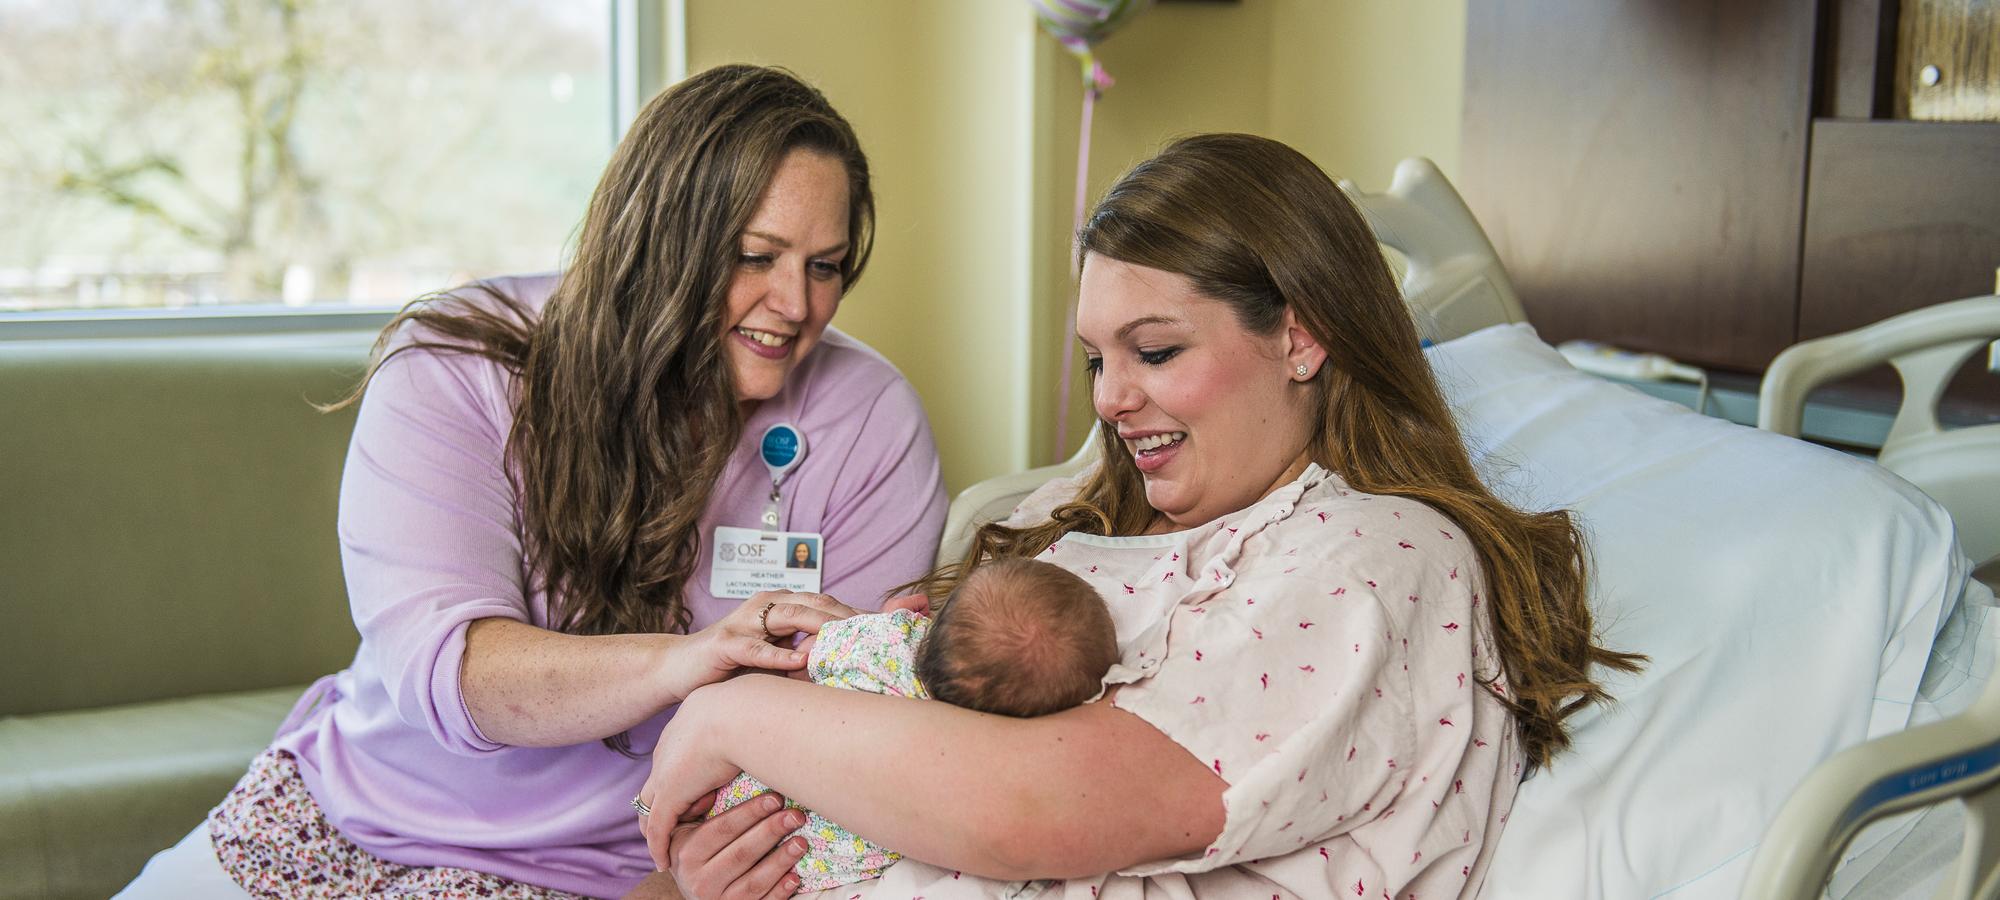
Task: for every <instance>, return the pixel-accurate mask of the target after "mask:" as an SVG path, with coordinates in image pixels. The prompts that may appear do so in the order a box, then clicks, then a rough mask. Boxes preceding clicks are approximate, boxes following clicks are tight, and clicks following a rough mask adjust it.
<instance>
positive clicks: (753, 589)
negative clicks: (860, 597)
mask: <svg viewBox="0 0 2000 900" xmlns="http://www.w3.org/2000/svg"><path fill="white" fill-rule="evenodd" d="M757 455H758V458H760V459H762V460H763V461H764V467H765V468H766V469H769V470H770V472H771V500H770V502H769V503H768V504H766V505H765V507H764V521H763V523H762V524H763V528H761V529H757V528H732V527H729V526H726V525H724V526H718V527H717V528H716V529H715V557H714V559H712V560H710V572H711V574H710V578H709V593H710V594H713V595H714V596H716V597H737V598H740V597H749V596H751V595H752V594H754V593H757V592H758V591H775V590H789V591H811V592H815V593H816V592H818V591H819V589H820V574H821V572H822V571H823V570H824V569H825V566H826V559H825V547H824V545H823V544H822V543H821V540H820V535H819V534H817V533H814V532H803V531H784V530H782V529H781V528H780V526H781V525H782V524H783V519H782V509H781V503H782V501H783V499H784V493H783V488H784V484H785V477H786V476H787V475H790V474H791V472H792V470H793V469H796V468H798V466H799V463H800V461H802V460H804V459H805V458H806V436H805V433H804V432H801V431H800V430H799V429H798V426H795V425H792V424H790V423H783V422H781V423H779V424H777V425H773V426H771V427H769V428H766V429H764V435H763V437H761V438H759V439H758V441H757Z"/></svg>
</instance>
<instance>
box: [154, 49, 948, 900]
mask: <svg viewBox="0 0 2000 900" xmlns="http://www.w3.org/2000/svg"><path fill="white" fill-rule="evenodd" d="M873 222H874V206H873V201H872V196H871V193H870V187H869V175H868V165H867V160H866V158H865V157H864V156H863V155H862V152H861V149H860V146H859V143H858V142H857V141H856V139H855V136H854V133H853V131H852V129H851V128H850V127H849V125H848V123H847V122H846V121H845V120H844V119H842V118H841V117H840V115H839V114H838V113H837V112H835V111H834V110H833V108H832V107H831V106H830V105H828V104H827V102H826V99H825V97H823V96H821V95H820V93H819V92H818V91H816V90H814V89H813V88H811V87H809V86H807V85H805V84H803V83H801V82H800V81H799V80H798V79H797V78H795V77H793V76H791V75H790V74H788V73H785V72H781V71H777V70H771V69H763V68H757V67H749V66H732V67H724V68H720V69H715V70H711V71H709V72H705V73H702V74H700V75H697V76H695V77H693V78H690V79H688V80H687V81H685V82H682V83H681V84H679V85H677V86H676V87H674V88H673V89H672V90H670V91H668V92H666V93H665V94H663V95H661V96H660V97H659V98H658V99H656V100H654V101H653V102H652V103H651V104H650V105H649V106H648V107H647V108H646V109H645V111H644V112H642V113H641V114H640V117H639V119H638V121H637V122H635V123H634V125H633V127H632V130H631V132H630V133H629V134H628V135H627V137H626V138H625V140H624V141H623V142H622V143H621V144H620V146H619V148H618V150H617V152H616V153H615V154H614V156H613V159H612V161H611V163H610V165H609V167H608V169H607V171H606V173H605V175H604V179H603V181H602V182H601V183H600V184H599V186H598V189H597V192H596V194H595V195H594V197H593V198H592V200H591V204H590V208H589V212H588V213H587V215H586V218H585V220H584V223H583V226H582V229H581V232H580V235H579V238H578V243H577V248H576V254H575V259H574V261H573V263H572V264H571V265H570V266H569V268H568V269H567V270H566V271H564V272H563V273H562V274H561V275H560V276H559V277H558V276H551V277H545V278H528V279H502V280H498V281H494V282H487V283H483V284H481V285H477V286H475V288H473V289H470V290H464V291H460V292H457V293H455V294H451V295H445V296H441V297H438V298H433V299H432V300H431V301H430V302H427V303H422V304H418V305H415V306H413V307H412V308H411V309H410V310H408V311H405V312H404V313H403V315H401V316H399V317H398V318H397V320H396V321H395V322H394V323H392V324H391V326H390V327H389V328H388V329H387V330H386V331H385V332H384V334H383V337H382V340H381V341H380V343H379V344H378V347H377V356H376V361H375V363H374V366H373V368H372V369H371V371H370V372H369V375H368V378H367V379H366V381H365V382H364V386H365V389H366V395H365V397H364V398H362V399H361V400H360V403H361V409H360V415H359V418H358V420H357V422H356V425H355V431H354V437H353V443H352V445H351V447H350V449H349V453H348V460H347V467H346V472H345V474H344V476H343V479H342V484H341V498H340V517H339V533H340V541H341V550H342V557H343V563H344V566H345V571H346V575H347V581H348V594H349V598H350V601H351V603H352V605H353V610H354V620H355V624H356V626H357V627H358V628H359V630H360V632H361V639H362V640H361V648H360V651H359V652H358V654H357V655H356V657H355V660H354V663H353V665H352V666H350V667H349V668H348V669H346V670H345V671H342V672H340V673H338V674H336V675H333V676H329V677H328V678H326V679H323V680H321V681H320V682H319V683H318V684H316V685H314V686H313V688H312V689H311V690H310V691H308V692H307V694H306V696H305V697H304V698H302V699H301V701H300V703H299V706H298V708H297V709H296V710H295V711H294V712H293V713H292V715H291V716H290V717H289V718H288V720H287V721H286V722H285V724H284V725H283V726H282V727H281V728H280V730H279V733H278V735H277V738H276V740H275V741H274V742H273V743H272V745H271V747H270V749H269V750H267V751H266V752H265V753H264V754H263V755H261V756H260V757H258V758H257V760H255V761H254V762H253V763H252V765H251V768H250V771H249V772H248V774H246V775H245V776H244V779H243V780H242V782H241V783H239V784H238V786H237V787H236V789H235V790H234V791H232V792H231V793H230V795H229V796H228V797H227V798H225V799H224V800H223V802H222V803H221V805H219V806H218V807H217V808H216V810H215V811H214V812H213V813H212V814H211V815H210V817H209V820H208V821H207V822H206V823H204V824H203V825H202V826H200V827H198V828H196V829H195V830H194V831H193V832H192V833H190V834H189V835H188V836H187V838H186V839H185V840H183V841H182V842H181V843H180V844H179V845H177V846H175V847H174V848H172V849H170V850H167V851H165V852H163V853H161V854H160V855H159V856H157V857H155V858H154V860H153V862H152V863H150V864H149V865H148V867H147V869H146V871H145V872H144V873H143V874H142V875H141V876H140V877H139V879H138V880H137V881H135V882H134V883H133V884H132V885H131V886H130V887H128V888H127V890H126V891H125V893H124V894H123V895H121V896H124V897H133V898H149V897H176V896H200V897H219V896H243V895H245V894H247V895H251V896H260V897H290V896H356V895H396V896H439V897H442V896H521V897H550V896H566V895H571V894H581V895H594V896H605V895H616V894H620V893H623V892H624V891H626V890H628V889H629V888H630V887H631V886H632V885H634V884H635V883H637V882H638V881H639V880H640V879H641V878H642V877H643V876H645V875H647V874H648V873H651V872H652V871H653V865H652V863H651V860H650V859H649V858H648V855H647V850H646V844H645V841H644V839H643V838H642V836H641V834H640V832H639V830H638V828H637V827H635V821H634V817H633V809H632V807H631V806H630V805H628V804H629V803H630V801H631V798H632V797H633V796H634V795H635V794H636V793H637V792H638V789H639V787H640V785H641V784H642V783H643V782H644V781H645V779H646V777H647V768H648V764H647V753H648V751H650V750H651V748H652V746H653V744H654V742H655V741H656V740H657V738H658V735H659V733H660V731H661V728H662V727H663V725H664V724H665V723H666V721H667V720H668V718H669V717H670V716H672V714H673V711H674V709H675V707H676V705H677V704H678V703H679V702H680V701H681V700H682V699H683V698H685V697H686V696H687V695H688V694H690V693H691V692H693V691H694V690H695V689H696V688H697V687H700V686H701V685H704V684H709V683H713V682H716V681H719V680H722V679H725V678H728V677H729V676H731V675H733V674H735V673H737V672H740V671H744V670H751V669H759V670H797V669H800V668H801V667H802V666H803V664H804V654H802V653H801V652H799V651H798V650H795V649H794V648H793V647H792V642H791V640H790V639H791V638H792V637H793V636H794V635H799V634H807V635H809V634H812V633H814V632H816V631H817V630H818V628H819V626H820V624H821V623H823V622H826V621H828V620H830V619H833V618H839V617H843V616H846V615H851V614H853V612H854V610H853V609H851V608H849V607H847V606H844V605H842V604H840V603H838V602H836V601H834V600H833V599H832V598H831V597H830V596H828V595H835V596H839V597H841V598H844V599H847V600H849V601H851V602H856V601H858V602H871V601H875V598H879V597H881V596H883V595H884V594H885V593H886V592H887V590H888V589H889V588H890V587H892V586H894V585H897V584H902V583H906V582H909V581H912V580H914V579H915V578H917V577H918V576H920V575H922V574H923V572H924V571H925V569H926V568H927V567H928V565H929V563H930V561H931V555H932V553H933V552H934V550H935V547H936V545H937V537H938V534H939V532H940V530H941V528H942V524H943V516H944V496H943V490H942V484H941V480H940V477H939V469H938V463H937V454H936V450H935V448H934V446H933V445H932V441H931V436H930V432H929V426H928V424H927V422H926V421H925V418H924V414H923V411H922V408H921V406H920V405H919V403H918V400H917V397H916V394H915V392H914V391H913V390H912V389H911V388H910V386H909V384H908V383H907V382H906V381H904V380H903V378H902V376H901V375H900V374H898V373H897V372H896V370H895V369H894V368H893V367H891V366H890V365H889V364H888V363H887V362H886V361H884V360H883V359H882V357H880V356H879V355H877V354H876V353H875V352H874V351H872V350H870V349H869V348H867V347H866V346H864V345H862V344H861V343H860V342H859V341H856V340H854V339H852V338H849V337H847V336H845V335H843V334H841V333H840V332H838V331H834V330H831V329H829V328H828V321H829V320H830V319H831V318H832V317H833V314H834V311H835V309H836V308H837V307H838V306H839V303H840V299H841V297H842V296H843V295H844V294H845V293H846V291H847V290H848V289H849V288H851V287H852V286H853V285H854V283H855V281H856V279H858V278H859V277H860V274H861V271H862V268H863V266H864V264H865V263H866V261H867V258H868V252H869V247H870V241H871V237H872V232H873ZM781 422H782V423H789V424H791V425H793V426H795V427H797V428H798V429H799V430H800V431H802V432H804V433H805V434H806V435H808V436H809V448H808V450H809V452H808V454H807V455H806V456H805V458H804V460H803V461H802V462H801V463H799V465H798V466H797V468H796V469H795V470H793V471H791V472H790V473H789V475H788V476H787V477H786V479H785V480H784V482H783V485H782V490H780V491H778V495H779V497H778V499H777V500H776V501H773V499H772V494H773V484H772V477H771V475H770V473H769V472H768V471H767V470H766V467H765V465H764V464H763V463H762V462H761V461H760V460H759V459H758V448H757V443H758V442H757V440H756V437H757V436H759V435H761V434H762V433H763V432H764V430H765V429H766V428H767V427H768V426H770V425H773V424H776V423H781ZM746 438H747V439H746ZM767 507H775V512H776V514H777V515H778V517H779V518H780V519H781V520H782V525H781V527H782V528H783V529H784V530H786V531H788V532H811V533H818V534H820V535H821V536H822V538H823V541H824V543H823V544H822V545H821V546H823V547H824V556H823V571H824V573H825V581H824V583H823V584H822V586H821V587H822V590H823V591H825V593H824V594H821V593H798V594H789V593H758V594H755V595H753V596H750V597H749V598H748V599H747V600H746V599H741V595H740V594H738V593H735V592H731V591H724V592H723V593H726V594H735V596H733V597H722V596H715V595H713V594H711V580H710V576H711V574H712V563H713V562H714V560H715V558H716V554H715V553H714V552H713V548H714V546H715V542H714V541H713V538H714V536H715V535H716V529H717V528H718V527H731V526H745V527H751V528H757V527H759V526H760V525H763V526H764V527H765V528H766V529H767V530H768V528H769V526H768V525H765V524H764V516H765V514H766V512H767ZM792 815H794V814H793V813H789V812H784V813H775V814H773V813H770V812H767V811H765V810H763V809H762V808H761V807H758V806H756V805H754V804H752V805H746V806H744V807H741V808H740V811H739V812H735V813H733V814H732V815H731V816H727V817H724V818H722V819H718V820H717V822H716V824H715V825H714V826H712V827H713V828H714V829H716V830H717V831H718V832H722V831H728V832H731V833H742V832H747V831H753V830H758V831H760V832H764V831H768V832H771V833H773V834H778V833H782V832H783V831H784V830H789V828H790V817H791V816H792ZM772 843H775V841H773V842H772ZM788 850H789V847H787V846H780V847H778V848H777V849H775V850H772V851H770V853H769V858H768V859H767V860H764V861H762V862H761V863H760V864H762V865H765V866H767V867H772V866H775V867H779V868H780V869H782V868H789V866H790V864H791V861H792V860H793V859H794V858H795V857H794V856H790V855H787V853H788ZM680 865H681V867H682V869H683V873H682V874H684V875H686V876H687V877H691V878H702V879H703V880H708V881H713V880H720V881H723V882H727V881H731V880H734V879H735V878H736V877H738V876H739V875H741V874H742V872H741V868H740V867H741V866H742V863H741V862H738V863H737V865H738V867H739V868H737V869H735V870H731V871H720V872H709V873H708V874H704V870H710V869H717V868H727V867H728V866H729V862H728V861H727V860H724V861H721V862H718V861H716V860H713V859H690V858H684V859H682V860H681V863H680Z"/></svg>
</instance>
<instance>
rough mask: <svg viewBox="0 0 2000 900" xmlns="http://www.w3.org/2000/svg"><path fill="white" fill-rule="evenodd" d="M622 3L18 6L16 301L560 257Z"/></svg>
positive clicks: (321, 0)
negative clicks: (618, 6)
mask: <svg viewBox="0 0 2000 900" xmlns="http://www.w3.org/2000/svg"><path fill="white" fill-rule="evenodd" d="M613 18H614V17H613V15H612V10H611V0H596V2H584V0H546V2H536V0H0V122H5V123H7V125H6V127H5V128H4V130H0V321H5V315H4V314H5V313H6V312H16V311H25V310H57V309H91V308H97V309H105V308H123V309H133V308H188V307H220V306H228V305H238V304H266V305H268V304H283V305H286V306H307V305H322V304H325V305H364V306H381V305H393V304H400V303H402V302H405V301H407V300H409V299H411V298H413V297H415V296H417V295H419V294H422V293H424V292H426V291H431V290H435V289H438V288H443V287H448V286H451V285H453V284H458V283H462V282H463V281H465V280H467V279H469V278H474V277H481V276H486V275H492V274H499V273H505V272H527V271H538V270H547V269H553V268H556V267H557V266H558V265H559V263H560V262H561V255H562V251H563V248H564V245H565V243H566V241H567V240H568V239H569V238H570V236H571V234H572V232H573V230H574V229H575V227H576V224H577V222H578V221H579V220H580V219H581V218H582V215H583V209H584V205H585V203H586V202H587V201H588V199H589V195H590V191H591V188H592V187H593V186H594V185H595V184H596V180H597V177H598V174H599V173H600V171H601V170H602V169H603V167H604V163H605V161H606V159H607V158H608V156H609V154H610V150H611V146H612V143H613V139H614V123H613V115H614V104H613V90H614V83H613V82H614V80H615V79H614V77H613V76H614V71H613V66H612V52H613V51H612V46H613V41H614V35H613V33H612V23H613Z"/></svg>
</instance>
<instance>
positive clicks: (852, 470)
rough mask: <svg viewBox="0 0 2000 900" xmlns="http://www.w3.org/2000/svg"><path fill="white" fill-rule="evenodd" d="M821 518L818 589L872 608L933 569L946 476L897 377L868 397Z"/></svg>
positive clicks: (908, 390)
mask: <svg viewBox="0 0 2000 900" xmlns="http://www.w3.org/2000/svg"><path fill="white" fill-rule="evenodd" d="M839 471H840V474H839V475H838V476H836V478H835V480H834V484H833V490H832V494H831V496H830V498H829V503H828V510H827V517H826V519H825V520H824V521H823V522H822V524H821V529H822V532H823V534H824V537H825V540H826V546H827V548H828V552H830V553H834V552H837V553H838V554H839V559H838V561H837V562H830V563H829V565H828V568H827V573H828V577H827V580H826V583H825V584H823V585H822V586H821V590H822V591H823V592H824V593H826V594H828V595H831V596H832V597H833V598H834V599H837V600H840V601H841V602H843V603H846V604H848V605H849V606H854V607H857V608H862V609H877V608H879V607H880V606H881V602H882V600H883V599H884V598H885V595H886V593H887V592H888V591H889V590H891V589H892V588H895V587H897V586H899V585H902V584H906V583H908V582H911V581H914V580H916V579H918V578H920V577H922V576H923V575H924V573H926V572H928V571H930V568H931V562H932V560H933V558H934V557H935V555H936V553H937V545H938V538H939V537H940V536H941V535H943V534H944V516H945V496H944V475H943V471H942V469H941V468H940V467H939V464H938V454H937V444H936V442H935V441H934V440H933V439H932V437H931V429H930V421H929V420H928V419H926V418H925V417H924V408H923V403H922V402H921V401H919V400H918V399H917V392H916V390H915V389H914V388H912V387H910V383H909V382H907V381H904V380H903V379H901V378H896V379H895V380H894V381H892V382H891V383H889V384H888V385H886V386H885V387H884V388H883V389H882V390H881V392H880V393H878V394H877V395H876V397H875V399H874V402H873V403H872V404H870V406H869V408H868V412H867V414H866V416H865V417H864V418H863V420H862V425H861V432H860V434H859V435H858V437H857V438H856V439H855V441H854V443H853V444H851V445H850V449H849V451H848V456H847V458H846V459H845V460H843V461H842V463H841V466H840V470H839Z"/></svg>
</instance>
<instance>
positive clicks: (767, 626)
mask: <svg viewBox="0 0 2000 900" xmlns="http://www.w3.org/2000/svg"><path fill="white" fill-rule="evenodd" d="M856 612H857V611H856V610H855V609H853V608H852V607H849V606H848V605H847V604H844V603H841V602H840V601H838V600H835V599H833V598H832V597H829V596H827V595H825V594H808V593H795V592H792V591H764V592H762V593H759V594H755V595H752V596H751V597H750V599H748V600H745V601H743V603H742V604H741V605H740V606H737V607H736V609H734V610H732V611H730V613H729V614H728V615H726V616H723V617H722V618H721V619H718V620H716V621H715V622H714V623H712V624H710V625H709V626H708V627H707V628H704V629H702V630H700V631H697V632H695V633H694V634H691V635H689V636H688V640H687V641H686V642H685V643H683V644H681V645H679V646H677V647H676V648H675V649H674V650H673V653H674V656H673V657H672V660H671V661H672V662H674V663H677V664H678V665H675V666H673V667H672V668H673V670H674V671H675V672H676V673H677V674H676V676H675V677H674V680H675V682H676V684H675V685H674V686H673V693H674V695H675V696H677V697H680V698H682V699H685V698H686V697H687V696H688V695H689V694H692V693H694V690H695V688H698V687H701V686H702V685H705V684H713V683H715V682H718V681H721V680H723V679H725V678H728V677H730V676H732V675H736V674H739V673H741V672H743V671H745V670H759V669H761V670H765V671H771V672H794V671H800V670H803V669H804V668H805V665H806V652H807V651H808V650H810V649H811V647H809V646H806V647H794V646H792V639H793V636H794V635H800V634H804V635H816V634H818V633H819V629H820V626H822V625H825V624H826V623H828V622H831V621H834V620H836V619H845V618H847V617H848V616H852V615H854V614H855V613H856Z"/></svg>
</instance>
